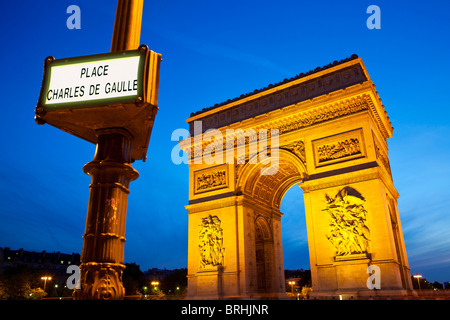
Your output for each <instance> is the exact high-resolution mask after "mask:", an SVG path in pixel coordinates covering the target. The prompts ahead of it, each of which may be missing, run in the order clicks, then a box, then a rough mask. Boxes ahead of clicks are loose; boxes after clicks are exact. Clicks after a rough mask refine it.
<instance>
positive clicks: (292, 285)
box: [289, 281, 295, 294]
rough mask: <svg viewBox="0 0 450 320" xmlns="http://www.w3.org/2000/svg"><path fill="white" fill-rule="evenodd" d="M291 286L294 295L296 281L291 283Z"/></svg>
mask: <svg viewBox="0 0 450 320" xmlns="http://www.w3.org/2000/svg"><path fill="white" fill-rule="evenodd" d="M289 284H290V285H291V288H292V294H294V284H295V281H289Z"/></svg>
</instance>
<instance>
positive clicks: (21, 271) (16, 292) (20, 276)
mask: <svg viewBox="0 0 450 320" xmlns="http://www.w3.org/2000/svg"><path fill="white" fill-rule="evenodd" d="M0 276H1V277H0V282H1V284H2V290H0V292H3V293H2V296H3V297H4V298H5V299H26V298H27V294H28V295H29V293H30V290H31V288H38V287H39V285H40V283H39V281H41V280H40V279H41V276H40V274H39V272H38V271H36V270H33V269H30V268H28V267H27V266H25V265H17V266H14V267H11V268H7V269H6V270H5V271H4V273H3V274H2V275H0Z"/></svg>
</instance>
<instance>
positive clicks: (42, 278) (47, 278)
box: [41, 277, 52, 291]
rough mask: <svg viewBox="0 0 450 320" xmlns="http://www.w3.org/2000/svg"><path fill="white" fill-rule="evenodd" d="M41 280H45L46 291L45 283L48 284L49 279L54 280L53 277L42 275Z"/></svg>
mask: <svg viewBox="0 0 450 320" xmlns="http://www.w3.org/2000/svg"><path fill="white" fill-rule="evenodd" d="M41 280H44V291H45V285H46V284H47V280H48V281H50V280H52V277H41Z"/></svg>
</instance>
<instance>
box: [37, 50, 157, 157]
mask: <svg viewBox="0 0 450 320" xmlns="http://www.w3.org/2000/svg"><path fill="white" fill-rule="evenodd" d="M160 62H161V55H160V54H158V53H155V52H153V51H151V50H149V49H148V47H147V46H146V45H141V46H140V47H139V49H138V50H128V51H120V52H113V53H106V54H98V55H90V56H83V57H75V58H67V59H57V60H55V59H54V58H53V57H48V58H46V59H45V63H44V76H43V80H42V86H41V92H40V95H39V100H38V103H37V106H36V110H35V113H36V116H35V120H36V122H37V123H38V124H44V123H48V124H50V125H52V126H54V127H56V128H58V129H61V130H63V131H66V132H68V133H70V134H72V135H75V136H77V137H80V138H83V139H85V140H87V141H89V142H92V143H97V132H98V130H101V129H108V128H122V129H124V130H126V131H128V132H129V133H130V134H131V136H132V137H133V144H132V150H131V154H132V159H133V160H145V159H146V153H147V148H148V143H149V140H150V134H151V131H152V127H153V122H154V119H155V115H156V112H157V110H158V88H159V68H160Z"/></svg>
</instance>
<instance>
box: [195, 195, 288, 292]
mask: <svg viewBox="0 0 450 320" xmlns="http://www.w3.org/2000/svg"><path fill="white" fill-rule="evenodd" d="M186 208H187V209H188V211H189V240H188V243H189V245H188V256H189V261H188V298H189V299H249V298H255V297H268V298H284V297H285V292H284V291H285V285H284V265H283V250H282V243H281V223H280V218H281V213H280V212H279V211H272V210H267V209H263V208H260V207H259V206H258V205H257V204H256V203H255V202H254V201H251V200H250V199H247V198H246V196H244V195H239V196H236V195H233V196H229V197H223V198H219V199H214V200H210V201H205V202H201V203H194V204H190V205H188V206H186ZM211 221H213V222H211ZM256 223H258V226H260V228H261V223H263V225H262V228H263V230H262V231H263V235H264V238H263V239H262V240H263V241H264V246H265V248H264V249H265V250H264V257H262V258H263V260H264V262H263V263H264V269H265V271H266V272H265V275H266V278H265V279H264V282H265V284H266V289H267V290H265V292H261V290H258V269H257V248H256V243H257V239H256V230H255V228H256ZM204 234H207V237H212V238H214V239H215V241H216V242H218V244H217V245H213V248H214V249H213V251H215V253H217V252H218V251H219V250H217V249H218V248H222V249H223V250H222V252H221V253H220V254H219V255H220V257H219V259H217V260H215V259H214V258H211V256H210V255H209V253H208V250H209V249H207V250H204V251H206V254H205V253H204V252H203V249H205V248H203V246H205V243H204V242H203V241H202V240H203V239H202V237H203V236H204ZM206 246H208V244H206ZM205 258H206V259H205ZM204 260H206V263H204V262H205V261H204ZM260 281H261V279H260Z"/></svg>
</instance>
